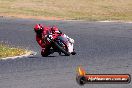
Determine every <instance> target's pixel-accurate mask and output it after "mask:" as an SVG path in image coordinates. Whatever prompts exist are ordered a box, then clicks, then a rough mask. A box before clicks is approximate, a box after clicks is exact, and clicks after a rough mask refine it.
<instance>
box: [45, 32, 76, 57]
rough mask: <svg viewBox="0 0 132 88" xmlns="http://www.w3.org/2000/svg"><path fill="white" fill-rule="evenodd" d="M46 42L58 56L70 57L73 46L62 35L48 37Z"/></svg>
mask: <svg viewBox="0 0 132 88" xmlns="http://www.w3.org/2000/svg"><path fill="white" fill-rule="evenodd" d="M47 41H48V42H49V43H50V44H51V48H52V49H53V51H54V52H58V53H59V55H61V54H62V53H63V54H64V55H65V56H70V54H71V53H72V52H73V51H74V49H73V44H72V43H70V42H69V40H68V39H67V38H66V37H64V35H62V34H51V35H48V36H47Z"/></svg>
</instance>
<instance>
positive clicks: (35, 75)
mask: <svg viewBox="0 0 132 88" xmlns="http://www.w3.org/2000/svg"><path fill="white" fill-rule="evenodd" d="M36 23H42V24H45V25H57V26H59V28H60V29H61V30H62V31H63V32H64V33H66V34H67V35H69V36H70V37H72V38H74V39H75V49H76V52H77V55H75V56H69V57H68V56H59V55H58V54H57V53H54V54H53V55H51V56H50V57H46V58H45V57H41V55H40V53H39V52H40V47H39V46H38V45H37V42H36V41H35V34H34V31H33V29H32V28H33V26H34V24H36ZM0 41H1V42H2V41H3V42H5V43H8V44H9V45H12V46H19V47H23V48H27V49H31V50H33V51H35V52H37V55H36V56H33V57H28V58H18V59H14V60H11V59H9V60H0V88H132V84H131V83H130V84H86V85H84V86H80V85H78V84H77V83H76V80H75V78H76V68H77V66H78V65H81V66H82V67H83V68H84V69H86V71H87V72H88V73H95V74H100V73H102V74H103V73H105V74H110V73H113V74H119V73H123V74H125V73H129V74H132V24H130V23H117V22H113V23H100V22H86V21H43V20H41V21H40V20H33V19H14V18H2V17H0Z"/></svg>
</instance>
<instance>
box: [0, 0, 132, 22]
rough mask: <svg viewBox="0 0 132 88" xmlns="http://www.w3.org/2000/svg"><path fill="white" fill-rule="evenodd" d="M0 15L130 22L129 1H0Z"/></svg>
mask: <svg viewBox="0 0 132 88" xmlns="http://www.w3.org/2000/svg"><path fill="white" fill-rule="evenodd" d="M0 15H4V16H15V17H23V18H26V17H30V18H37V17H40V18H43V19H45V18H47V17H56V18H64V19H74V20H125V21H132V1H131V0H0Z"/></svg>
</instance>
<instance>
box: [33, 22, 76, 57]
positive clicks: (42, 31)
mask: <svg viewBox="0 0 132 88" xmlns="http://www.w3.org/2000/svg"><path fill="white" fill-rule="evenodd" d="M34 31H35V33H36V41H37V42H38V44H39V45H40V46H41V48H42V51H41V55H42V56H48V55H50V54H52V53H54V51H53V50H52V49H50V48H51V45H50V43H49V42H46V38H47V36H48V35H49V34H50V33H51V32H52V33H53V34H55V33H59V34H62V35H64V36H65V37H66V38H67V39H68V40H69V41H70V42H71V43H72V44H73V43H74V40H73V39H72V38H69V37H68V36H67V35H65V34H63V33H62V32H61V31H60V30H59V29H58V27H56V26H53V27H47V26H42V25H41V24H36V25H35V26H34ZM71 54H72V55H75V54H76V52H75V51H73V52H71Z"/></svg>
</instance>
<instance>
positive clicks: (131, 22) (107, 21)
mask: <svg viewBox="0 0 132 88" xmlns="http://www.w3.org/2000/svg"><path fill="white" fill-rule="evenodd" d="M97 22H102V23H114V22H116V23H130V24H132V21H109V20H104V21H97Z"/></svg>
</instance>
